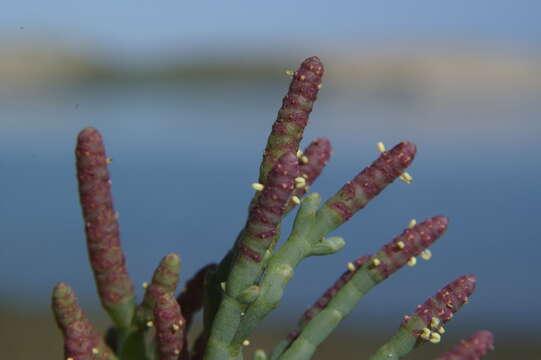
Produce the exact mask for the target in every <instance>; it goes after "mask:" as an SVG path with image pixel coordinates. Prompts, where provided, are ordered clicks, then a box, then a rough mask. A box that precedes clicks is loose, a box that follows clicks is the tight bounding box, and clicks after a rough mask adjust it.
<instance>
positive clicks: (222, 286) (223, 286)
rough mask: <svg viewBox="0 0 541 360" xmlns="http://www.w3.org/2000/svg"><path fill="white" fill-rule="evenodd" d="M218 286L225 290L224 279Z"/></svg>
mask: <svg viewBox="0 0 541 360" xmlns="http://www.w3.org/2000/svg"><path fill="white" fill-rule="evenodd" d="M220 287H221V288H222V291H225V281H222V282H221V283H220Z"/></svg>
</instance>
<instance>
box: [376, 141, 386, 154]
mask: <svg viewBox="0 0 541 360" xmlns="http://www.w3.org/2000/svg"><path fill="white" fill-rule="evenodd" d="M376 146H377V147H378V150H379V151H380V152H385V144H383V142H381V141H380V142H378V143H377V144H376Z"/></svg>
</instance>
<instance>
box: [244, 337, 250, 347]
mask: <svg viewBox="0 0 541 360" xmlns="http://www.w3.org/2000/svg"><path fill="white" fill-rule="evenodd" d="M242 345H244V346H248V345H250V340H248V339H246V340H244V341H243V342H242Z"/></svg>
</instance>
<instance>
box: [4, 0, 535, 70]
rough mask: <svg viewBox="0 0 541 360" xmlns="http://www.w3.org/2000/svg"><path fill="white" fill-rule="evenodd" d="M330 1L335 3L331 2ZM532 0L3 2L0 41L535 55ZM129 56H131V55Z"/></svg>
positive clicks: (126, 53) (168, 48)
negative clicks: (420, 46)
mask: <svg viewBox="0 0 541 360" xmlns="http://www.w3.org/2000/svg"><path fill="white" fill-rule="evenodd" d="M337 4H338V5H337ZM540 11H541V3H540V2H538V1H533V0H532V1H525V0H524V1H505V0H492V1H488V0H486V1H485V0H479V1H464V0H459V1H452V2H451V1H449V2H435V1H427V0H421V1H415V2H397V1H378V2H363V1H341V2H331V1H323V0H313V1H309V2H308V1H280V0H278V1H272V2H247V1H227V2H217V1H212V2H210V1H197V2H195V1H193V2H185V1H178V0H177V1H165V0H159V1H150V0H145V1H142V0H139V1H135V0H131V1H126V0H119V1H115V2H114V3H112V2H110V1H103V0H97V1H92V2H83V1H71V0H56V1H47V2H44V1H36V0H34V1H9V2H6V3H5V4H4V5H3V10H2V12H1V13H0V31H1V33H3V34H4V37H6V38H9V37H13V36H15V37H16V38H17V39H21V38H22V39H24V38H25V37H32V38H33V37H35V36H37V35H39V36H42V37H44V38H50V39H54V40H55V41H57V42H60V43H65V44H68V45H70V46H82V47H83V48H84V47H91V48H95V49H98V50H99V51H102V52H104V53H106V54H108V55H109V56H111V57H113V58H122V57H129V58H130V59H131V60H137V59H139V58H141V59H152V58H154V57H156V56H158V57H167V56H168V54H169V55H170V54H176V53H177V52H179V51H180V52H183V51H188V50H189V51H204V50H208V49H209V48H210V49H213V50H216V51H220V50H221V51H223V52H226V53H227V52H235V51H236V50H237V49H238V48H239V47H240V48H248V49H252V50H256V51H257V50H258V49H259V50H262V51H263V50H267V51H268V50H269V47H270V48H272V51H280V50H281V49H288V48H290V47H292V46H293V47H303V46H304V47H311V46H319V47H322V46H325V47H332V46H349V45H353V46H361V47H362V45H363V44H364V45H366V46H369V45H374V44H378V45H382V44H383V45H385V44H397V43H398V44H403V45H404V44H406V46H407V44H417V43H431V44H435V45H438V44H441V43H454V42H456V43H459V44H470V43H471V44H477V45H481V44H482V46H486V47H489V48H491V47H495V48H503V49H512V50H518V51H526V52H532V51H534V52H536V51H537V50H538V49H539V47H540V45H541V40H540V39H541V36H540V35H541V26H539V19H538V17H539V16H538V15H539V13H540ZM134 57H135V58H136V59H134Z"/></svg>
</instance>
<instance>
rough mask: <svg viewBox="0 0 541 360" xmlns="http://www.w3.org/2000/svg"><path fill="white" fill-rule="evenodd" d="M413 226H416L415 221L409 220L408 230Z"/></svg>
mask: <svg viewBox="0 0 541 360" xmlns="http://www.w3.org/2000/svg"><path fill="white" fill-rule="evenodd" d="M415 225H417V220H415V219H411V220H410V222H409V223H408V229H412V228H413V227H414V226H415Z"/></svg>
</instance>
